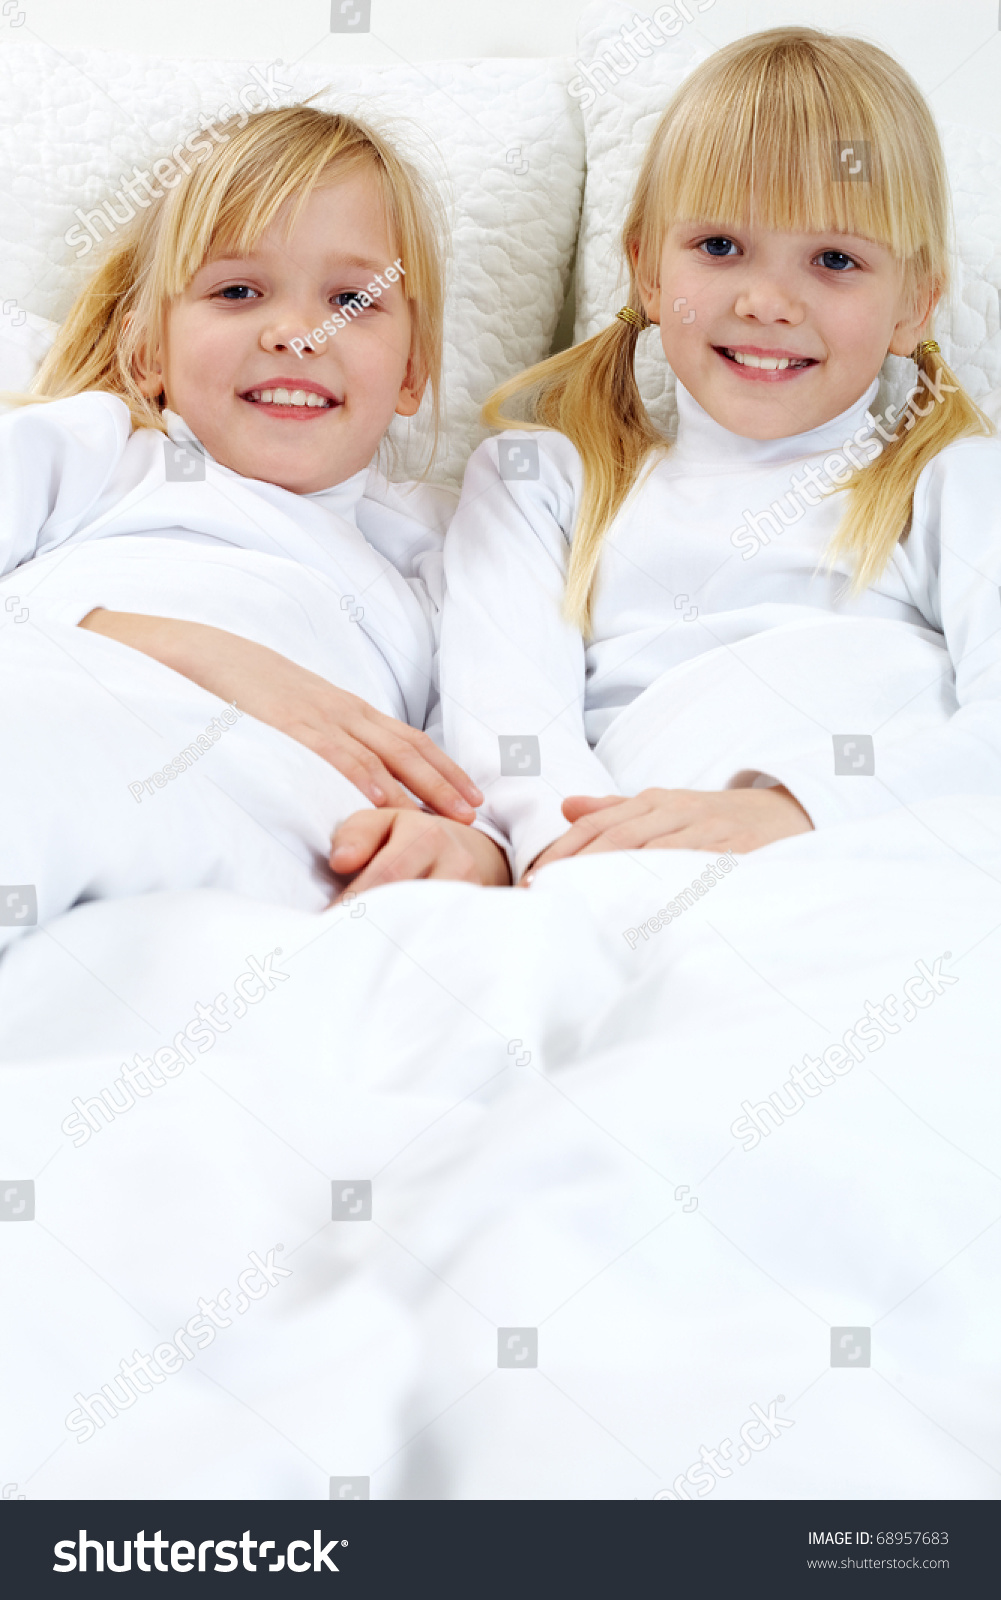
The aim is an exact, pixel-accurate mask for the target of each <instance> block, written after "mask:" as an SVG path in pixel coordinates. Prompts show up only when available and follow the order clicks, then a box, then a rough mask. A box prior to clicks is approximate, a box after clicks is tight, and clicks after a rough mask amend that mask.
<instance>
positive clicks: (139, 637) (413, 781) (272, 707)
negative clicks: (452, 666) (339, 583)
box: [80, 610, 483, 823]
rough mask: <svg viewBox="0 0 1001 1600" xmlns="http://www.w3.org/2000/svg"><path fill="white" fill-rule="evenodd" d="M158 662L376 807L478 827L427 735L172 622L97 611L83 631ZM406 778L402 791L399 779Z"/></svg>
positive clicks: (220, 637) (472, 801) (275, 661)
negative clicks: (428, 813) (427, 812)
mask: <svg viewBox="0 0 1001 1600" xmlns="http://www.w3.org/2000/svg"><path fill="white" fill-rule="evenodd" d="M80 627H81V628H89V629H90V630H91V631H92V632H94V633H103V634H105V635H107V636H108V637H109V638H111V639H117V640H118V641H119V642H120V643H121V644H127V645H130V646H131V648H132V649H133V650H141V651H142V652H143V654H144V655H148V656H153V657H154V659H155V660H157V661H161V662H163V664H164V666H167V667H171V668H173V670H174V671H175V672H180V673H182V674H183V676H184V677H186V678H191V679H192V681H193V682H194V683H198V684H201V686H202V688H203V689H208V690H209V691H210V692H211V693H212V694H216V695H218V696H219V698H220V699H221V700H226V701H230V702H235V703H236V705H237V706H239V708H240V710H241V711H246V712H249V714H250V715H251V716H252V717H256V718H257V719H258V721H259V722H267V723H268V724H269V725H270V726H271V727H272V728H278V729H279V730H280V731H281V732H282V733H287V734H288V736H289V738H291V739H296V740H298V742H299V743H300V744H304V745H306V746H307V747H308V748H309V749H310V750H314V751H315V752H316V754H317V755H319V756H322V757H323V759H324V761H329V762H330V765H331V766H332V767H336V768H337V770H338V772H342V773H343V774H344V776H345V777H346V778H349V779H350V781H351V782H352V783H353V784H354V785H355V787H356V788H357V789H360V790H361V792H362V794H363V795H365V796H366V797H367V798H368V799H369V800H371V801H372V802H373V804H374V805H377V806H387V805H392V806H409V807H412V808H413V809H414V810H417V803H416V801H414V800H412V799H411V798H410V796H409V795H408V794H407V793H406V792H405V790H404V789H402V788H401V787H400V784H401V783H404V784H406V786H407V788H408V789H410V790H412V792H413V793H414V794H415V795H417V796H418V798H419V799H421V800H423V801H424V802H425V804H427V805H429V806H433V807H434V809H435V810H436V811H445V812H448V813H449V814H450V815H451V816H453V817H456V818H458V820H459V821H460V822H463V823H470V822H472V820H473V817H474V816H475V811H474V809H473V808H474V806H477V805H479V804H481V803H482V800H483V796H482V794H481V793H480V791H479V790H478V789H477V787H476V785H475V784H474V783H473V782H472V780H471V779H470V778H468V777H467V776H466V774H465V773H464V772H463V770H462V768H461V767H459V766H456V764H455V762H454V761H450V760H449V758H448V756H446V755H445V754H444V753H443V752H442V751H441V750H439V749H438V747H437V745H436V744H435V743H434V741H433V740H432V739H430V738H429V737H428V735H427V734H426V733H418V732H417V730H416V729H415V728H411V727H409V726H408V725H407V723H405V722H399V721H398V720H397V719H396V718H395V717H387V716H384V715H383V713H382V712H381V711H376V710H375V709H374V708H373V707H372V706H370V705H369V704H368V702H367V701H365V700H361V699H359V697H358V696H357V695H354V694H349V693H348V692H347V691H346V690H345V689H336V688H335V687H334V685H333V684H331V683H328V682H327V680H326V679H325V678H320V677H317V675H316V674H315V673H313V672H307V671H306V669H305V668H304V667H299V666H296V664H295V662H293V661H289V660H288V658H287V657H286V656H282V655H279V654H278V653H277V651H275V650H269V649H267V647H266V646H265V645H260V644H254V643H253V641H252V640H250V639H243V638H240V637H239V635H237V634H235V633H227V632H225V630H224V629H222V628H210V627H207V626H205V625H204V624H203V623H200V622H178V621H177V620H176V619H175V618H173V617H147V616H142V615H139V614H138V613H132V612H126V611H103V610H99V611H92V612H91V613H90V615H89V616H86V617H84V619H83V621H82V622H81V623H80ZM397 779H399V780H400V782H399V783H398V782H397V781H396V780H397Z"/></svg>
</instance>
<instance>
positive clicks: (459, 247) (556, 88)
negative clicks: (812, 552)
mask: <svg viewBox="0 0 1001 1600" xmlns="http://www.w3.org/2000/svg"><path fill="white" fill-rule="evenodd" d="M571 74H572V67H571V65H570V63H568V62H564V61H556V60H554V61H544V60H526V61H501V60H497V61H495V60H482V61H474V62H462V61H444V62H427V63H423V64H422V65H420V66H411V65H399V66H391V67H322V66H316V65H307V64H302V65H297V66H294V67H286V66H283V65H282V63H281V62H278V63H270V64H269V65H268V66H256V67H255V66H254V65H253V64H251V63H248V62H236V61H233V62H224V61H172V60H161V59H159V58H157V57H152V56H139V55H124V54H121V55H120V54H114V53H109V52H105V51H100V50H91V51H69V52H67V53H66V54H65V55H60V54H58V53H57V52H55V51H54V50H51V49H50V48H49V47H48V46H47V45H45V44H44V43H42V42H41V41H35V40H31V39H26V40H22V41H19V42H17V43H7V44H6V45H5V47H4V51H3V55H2V57H0V106H2V108H3V110H2V113H0V116H2V126H0V169H2V175H0V312H2V314H0V361H2V362H3V367H2V369H0V388H2V387H13V386H15V385H20V384H23V382H24V381H25V351H26V350H36V351H37V350H40V348H41V347H40V346H39V345H38V343H37V340H35V341H34V342H33V341H32V340H31V339H29V338H28V324H27V323H26V322H23V321H20V322H19V321H18V318H19V314H20V313H22V312H23V313H25V314H28V313H31V314H33V316H34V317H37V318H42V319H50V320H51V319H58V318H59V317H61V316H63V315H65V312H66V309H67V307H68V305H69V303H70V301H71V300H72V298H73V295H74V294H75V293H76V291H77V289H78V287H79V285H80V283H81V282H82V281H83V279H84V277H85V276H86V272H87V270H88V269H89V267H90V266H91V263H92V261H93V260H94V259H95V258H94V256H92V255H90V254H89V253H86V254H82V255H81V254H80V252H81V251H82V245H81V243H80V241H81V240H85V239H86V237H87V235H86V232H85V230H83V229H82V227H81V224H80V219H79V217H78V215H77V213H78V212H83V213H87V212H89V211H91V210H93V208H94V207H95V206H97V205H98V204H99V203H101V202H103V201H104V200H105V199H106V198H108V197H109V196H110V195H111V193H112V192H113V191H114V190H117V189H118V188H119V186H120V184H121V182H122V180H123V178H127V177H128V176H130V175H131V173H132V168H133V166H134V165H135V164H136V163H138V165H139V166H140V167H141V168H142V167H148V166H149V165H150V164H151V162H152V161H153V160H154V159H156V158H157V157H160V156H162V155H163V154H164V153H165V152H169V151H170V150H171V148H172V147H173V146H174V145H175V144H176V143H177V142H178V139H179V138H181V137H183V135H184V134H186V133H187V132H188V131H189V130H190V129H192V128H194V127H195V126H196V125H197V121H198V117H199V115H200V114H202V113H204V114H205V115H206V116H208V117H216V116H218V115H219V114H220V112H221V110H222V108H223V107H224V106H225V105H227V104H228V105H229V106H231V107H233V108H234V109H239V96H240V92H241V90H243V91H244V95H245V98H244V102H243V103H244V104H245V105H247V106H248V108H249V109H256V108H258V107H261V106H263V105H264V104H267V103H269V102H268V99H267V96H268V95H270V96H271V100H270V103H272V104H291V103H294V102H295V101H297V100H301V99H304V98H305V97H306V96H308V95H311V94H313V93H314V92H315V91H316V90H318V89H320V90H322V89H325V88H328V86H329V92H328V93H326V94H324V95H323V96H322V98H321V99H320V100H318V101H316V102H314V104H319V105H321V106H323V107H325V108H334V107H336V108H337V109H339V110H345V111H348V112H352V111H353V112H355V113H357V114H358V115H361V116H363V117H365V118H367V119H368V120H369V121H371V122H373V123H375V124H377V125H378V126H379V128H380V129H381V130H383V131H385V132H386V133H387V134H388V135H389V137H390V138H392V139H393V140H394V142H395V143H396V144H397V146H399V147H404V148H406V149H407V150H408V152H409V153H410V154H411V155H412V156H413V157H415V158H416V159H417V160H418V161H419V162H421V163H422V165H423V166H424V169H425V170H426V171H429V172H430V173H431V174H432V175H433V176H434V178H435V180H436V181H437V183H438V184H439V187H440V189H441V191H442V193H443V196H444V199H445V203H446V206H447V207H448V211H449V218H450V224H451V236H452V260H451V264H450V271H449V289H448V299H447V305H446V313H445V361H444V384H443V392H444V408H443V410H444V422H445V427H444V430H443V438H442V442H441V444H440V446H439V453H438V459H437V462H436V465H435V469H434V472H433V474H432V476H433V478H434V479H435V481H438V482H445V483H449V482H451V483H454V482H456V481H457V480H458V479H459V478H460V477H461V475H462V470H463V467H464V465H465V461H466V458H467V456H468V455H469V453H470V451H471V450H472V449H473V447H474V446H475V445H476V444H477V443H478V442H479V440H480V438H481V437H482V436H483V430H482V429H481V428H480V427H479V424H478V421H477V417H478V413H479V408H480V406H481V405H482V403H483V401H484V399H485V398H486V396H487V394H488V392H489V391H490V390H491V389H492V388H493V387H494V386H495V385H497V384H498V383H501V382H503V381H504V380H505V379H506V378H509V377H511V376H513V375H514V374H515V373H516V372H519V371H521V370H522V368H524V367H527V366H530V365H531V364H532V363H533V362H535V361H539V360H541V359H542V357H543V356H545V355H546V354H547V353H548V351H549V348H550V345H551V343H552V339H553V334H554V331H555V328H556V324H557V321H558V319H559V314H560V311H561V308H562V306H563V301H564V296H565V291H566V286H567V281H568V277H569V272H570V266H571V262H572V258H573V248H574V242H575V239H576V235H577V224H578V219H579V215H580V199H581V187H582V183H583V164H584V163H583V132H582V128H581V122H580V117H579V115H578V114H577V110H576V107H575V105H574V102H573V100H572V99H571V98H570V97H569V95H568V93H567V80H568V78H569V77H570V76H571ZM114 204H115V206H116V208H117V210H118V211H119V212H121V210H122V205H121V201H116V202H114ZM73 230H75V231H73ZM98 231H101V230H100V224H99V225H98ZM67 235H70V236H71V237H70V239H69V242H67ZM33 331H34V333H36V334H38V335H39V337H41V335H42V333H43V332H44V328H43V327H42V328H40V327H39V326H37V325H36V326H35V328H34V330H33ZM394 437H395V438H396V441H397V444H398V445H399V447H400V451H401V459H400V464H399V475H400V476H402V477H408V476H413V473H414V470H415V463H416V462H417V461H418V460H419V459H420V457H421V456H422V455H423V453H424V451H425V449H426V441H427V438H428V417H427V413H426V408H425V409H424V410H422V412H421V413H420V414H419V415H418V417H417V418H416V419H415V420H414V422H412V423H410V424H407V423H405V422H403V421H401V420H398V421H397V422H396V423H395V424H394Z"/></svg>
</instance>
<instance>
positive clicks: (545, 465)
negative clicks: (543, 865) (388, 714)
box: [441, 433, 618, 878]
mask: <svg viewBox="0 0 1001 1600" xmlns="http://www.w3.org/2000/svg"><path fill="white" fill-rule="evenodd" d="M541 437H542V438H543V439H544V443H545V448H539V441H540V435H538V434H536V433H531V434H521V433H507V434H505V435H503V438H502V439H500V440H498V439H487V440H486V441H485V442H484V443H483V444H482V445H480V446H479V448H478V449H477V450H476V451H475V452H474V454H473V455H472V457H471V458H470V461H469V465H468V467H467V469H466V475H465V479H464V482H463V487H462V495H461V498H460V500H459V508H458V510H457V511H456V514H455V517H454V518H453V520H452V523H451V525H450V527H449V531H448V534H447V537H446V540H445V587H446V595H445V612H444V619H443V624H442V642H441V697H442V713H443V724H444V736H445V747H446V749H447V750H448V751H449V754H450V755H452V756H453V757H454V759H455V760H456V761H458V762H459V763H460V765H461V766H463V767H465V769H466V771H467V772H468V773H469V775H470V776H471V777H472V778H473V780H474V782H476V783H477V784H479V786H480V788H481V789H482V790H483V792H484V794H485V796H486V804H485V805H484V807H483V809H482V811H481V816H482V817H483V818H484V820H486V821H487V822H489V823H491V824H493V825H494V826H496V827H498V828H500V829H503V830H505V831H506V832H507V834H508V837H509V838H510V840H511V844H512V847H513V850H512V855H513V861H512V869H513V873H514V875H515V877H516V878H517V877H518V876H520V875H521V873H523V872H524V870H525V868H526V867H527V866H528V865H529V864H530V863H531V862H532V861H533V860H534V858H535V857H536V856H537V855H538V854H539V853H540V851H542V850H544V849H545V847H546V846H547V845H549V844H551V843H552V842H553V840H554V839H556V838H558V837H559V836H560V834H562V833H564V832H565V831H566V829H567V827H568V826H569V824H568V823H567V821H566V819H565V817H564V816H563V813H562V810H561V805H562V802H563V800H564V799H565V798H566V796H567V795H570V794H591V795H607V794H617V793H618V790H617V789H616V786H615V784H614V783H613V781H612V779H611V777H610V776H609V773H608V771H607V769H606V768H605V767H604V766H603V765H602V763H601V762H600V761H599V760H598V758H597V756H595V754H594V752H593V751H592V749H591V748H590V745H589V744H588V740H587V736H586V733H585V727H584V703H585V695H586V688H587V683H586V677H587V674H586V663H585V653H584V644H583V641H582V639H581V635H580V633H579V631H578V630H577V629H576V628H575V627H573V626H572V625H571V624H570V623H569V622H567V621H565V620H564V618H563V616H562V613H561V606H562V602H563V591H564V586H565V578H566V565H567V558H568V556H569V551H570V532H571V530H572V528H573V522H574V516H575V509H576V504H577V499H578V494H579V483H580V465H579V460H578V457H577V453H576V451H575V450H574V449H573V447H572V446H571V445H570V444H568V443H567V441H566V440H564V439H562V438H561V437H560V436H559V435H557V434H546V435H544V436H541ZM519 441H522V451H523V453H524V461H526V462H527V463H528V466H529V471H530V472H532V471H533V470H534V469H537V475H534V476H526V477H521V476H519V475H518V474H517V469H518V467H519V466H520V465H521V464H522V458H521V457H519V455H518V454H517V453H516V450H517V445H518V442H519ZM501 449H503V450H504V469H505V473H506V472H507V471H508V470H510V472H511V474H512V475H511V476H506V475H503V474H502V471H501V460H500V451H501Z"/></svg>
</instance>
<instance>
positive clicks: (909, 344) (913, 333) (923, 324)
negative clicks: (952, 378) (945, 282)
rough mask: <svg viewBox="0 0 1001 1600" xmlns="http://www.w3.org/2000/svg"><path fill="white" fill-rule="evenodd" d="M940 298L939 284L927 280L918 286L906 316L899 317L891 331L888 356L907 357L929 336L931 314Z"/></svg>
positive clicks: (940, 288)
mask: <svg viewBox="0 0 1001 1600" xmlns="http://www.w3.org/2000/svg"><path fill="white" fill-rule="evenodd" d="M941 297H942V285H941V283H939V282H937V281H932V280H928V281H927V282H925V283H923V284H919V286H918V288H917V291H916V292H915V296H914V300H913V303H912V305H911V306H910V307H909V312H908V315H906V316H904V317H901V319H900V321H899V322H898V323H897V324H896V326H895V328H894V330H893V335H892V337H891V339H890V344H889V348H888V351H887V354H888V355H891V356H909V355H910V354H911V353H912V351H913V350H914V348H915V346H916V345H917V344H918V343H919V342H920V341H921V340H922V339H927V338H928V337H929V336H930V334H931V327H930V324H931V318H932V312H933V311H934V310H935V307H936V306H937V305H938V302H939V300H940V299H941Z"/></svg>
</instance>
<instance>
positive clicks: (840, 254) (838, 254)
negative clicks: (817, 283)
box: [819, 250, 857, 272]
mask: <svg viewBox="0 0 1001 1600" xmlns="http://www.w3.org/2000/svg"><path fill="white" fill-rule="evenodd" d="M828 256H834V257H835V258H836V261H837V262H845V263H847V265H848V266H849V267H854V266H856V265H857V262H855V261H853V260H852V258H851V256H846V255H845V253H844V251H843V250H822V251H821V252H820V257H819V259H820V260H821V261H823V263H824V265H825V267H827V268H828V269H829V270H830V271H831V272H840V271H841V270H842V269H841V267H840V266H838V265H835V266H831V263H830V261H828V260H827V259H826V257H828Z"/></svg>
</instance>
